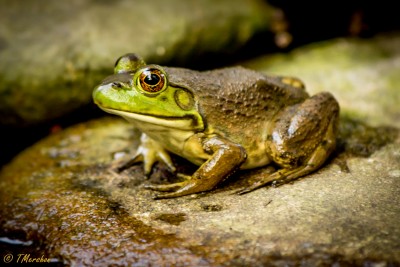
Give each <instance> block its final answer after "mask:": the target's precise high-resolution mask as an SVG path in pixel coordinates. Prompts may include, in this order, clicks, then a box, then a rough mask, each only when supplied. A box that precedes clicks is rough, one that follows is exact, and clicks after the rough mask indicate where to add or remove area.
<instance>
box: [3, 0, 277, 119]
mask: <svg viewBox="0 0 400 267" xmlns="http://www.w3.org/2000/svg"><path fill="white" fill-rule="evenodd" d="M0 5H1V6H2V8H1V10H0V22H1V23H0V24H1V25H3V26H4V27H0V59H1V60H0V73H1V76H0V125H1V124H6V125H13V126H23V125H32V124H35V123H39V122H43V121H46V120H49V119H52V118H55V117H58V116H61V115H64V114H66V113H68V112H71V111H73V110H74V109H76V108H78V107H80V106H82V105H84V104H87V103H89V102H90V101H91V92H92V90H93V87H94V86H95V85H97V84H98V83H99V82H100V81H101V80H102V79H103V78H104V77H105V76H106V75H109V74H110V73H111V72H112V68H113V64H114V62H115V61H116V59H117V58H118V57H120V56H121V55H122V54H124V53H128V52H136V53H138V54H140V55H141V56H142V57H144V58H145V59H146V60H148V61H149V62H150V61H151V62H158V63H163V62H167V61H171V60H172V59H173V60H174V61H175V62H180V61H184V60H185V59H187V58H188V57H189V56H201V55H204V54H205V53H216V52H218V51H221V50H223V51H227V50H231V51H232V50H233V49H235V48H237V47H239V46H241V45H243V44H244V43H245V42H246V41H247V40H248V39H249V38H250V37H251V36H252V35H253V34H254V33H256V32H258V31H261V30H266V29H267V28H268V27H269V26H268V25H269V21H270V19H269V18H270V14H271V12H272V9H271V8H269V7H268V6H267V5H266V4H265V3H263V2H262V1H258V0H250V1H245V2H243V1H240V0H234V1H228V0H224V1H207V0H203V1H196V3H194V2H193V1H180V0H173V1H161V0H160V1H152V2H151V4H149V2H148V1H145V0H143V1H142V0H138V1H128V0H119V1H89V0H84V1H81V0H79V1H77V0H75V1H68V2H64V1H41V0H33V1H28V2H27V1H7V0H1V1H0ZM211 5H212V8H210V6H211Z"/></svg>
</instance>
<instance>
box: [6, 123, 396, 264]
mask: <svg viewBox="0 0 400 267" xmlns="http://www.w3.org/2000/svg"><path fill="white" fill-rule="evenodd" d="M344 123H347V122H346V121H344ZM396 135H397V136H398V130H397V131H396ZM137 137H138V135H137V132H135V131H133V134H132V128H131V126H129V125H128V124H127V123H125V122H123V121H121V120H118V119H99V120H96V121H92V122H89V123H86V124H80V125H76V126H74V127H71V128H69V129H67V130H65V131H63V132H61V133H59V134H55V135H53V136H50V137H48V138H46V139H44V140H42V141H41V142H39V143H38V144H36V145H34V146H33V147H31V148H29V149H27V150H26V151H24V152H23V153H22V154H20V155H19V156H18V157H17V158H16V159H15V160H14V161H13V162H12V163H11V164H10V165H8V166H7V167H5V168H4V169H3V171H2V173H1V174H0V181H1V182H0V191H1V192H2V193H1V196H0V207H1V208H0V218H1V221H0V225H1V228H0V229H1V230H0V236H6V237H7V238H9V240H14V241H15V239H17V240H22V241H31V242H32V243H33V245H31V246H32V251H31V252H30V254H31V257H40V256H41V255H43V254H44V255H47V257H49V258H51V259H53V261H61V262H63V263H64V264H67V265H81V266H102V265H104V264H106V263H107V264H111V265H115V266H131V265H134V264H135V265H140V266H147V265H157V266H171V265H184V264H186V265H189V266H217V265H229V266H231V265H234V266H244V265H247V266H249V265H252V266H254V265H258V266H260V265H265V264H267V263H268V264H270V265H271V266H287V264H299V263H300V262H302V263H306V265H313V266H314V265H323V264H327V265H334V264H339V263H340V264H349V265H350V264H351V265H353V264H354V265H359V266H362V265H365V264H378V265H379V264H384V263H385V264H389V263H397V264H398V263H400V257H399V255H400V253H399V250H398V248H399V245H400V240H399V238H398V237H399V235H400V228H399V227H398V221H399V219H400V207H399V205H398V203H399V201H400V180H399V173H400V153H399V151H400V140H399V138H397V139H391V140H390V142H392V143H391V144H387V145H386V146H384V147H383V148H381V149H379V150H376V151H375V152H371V153H372V155H371V156H370V157H369V158H365V157H364V158H363V157H350V158H348V159H347V165H348V168H349V170H350V172H344V171H343V170H341V168H339V166H340V165H337V164H335V162H336V160H334V161H333V162H331V163H330V164H328V166H326V167H324V168H323V169H321V170H320V171H318V172H316V173H314V174H311V175H309V176H307V177H305V178H303V179H300V180H298V181H296V182H294V183H293V184H287V185H283V186H280V187H277V188H271V187H269V188H268V187H267V188H263V189H260V190H257V191H254V192H252V193H249V194H247V195H243V196H238V195H235V194H233V192H235V191H236V190H238V189H239V188H241V187H242V186H244V185H245V184H248V183H250V182H251V181H252V180H254V179H256V177H257V176H258V175H262V170H254V171H249V172H245V173H244V172H243V173H238V174H237V175H235V176H234V177H231V178H230V179H229V180H228V182H225V183H224V184H222V185H220V186H219V187H218V188H217V189H216V190H214V191H212V192H209V193H206V194H201V195H197V196H187V197H181V198H177V199H169V200H159V201H155V200H152V196H153V194H154V192H152V191H148V190H145V189H144V188H143V185H144V184H146V183H160V182H168V181H167V180H166V178H165V177H167V178H168V180H169V182H171V180H173V178H171V174H168V172H167V171H166V169H165V167H164V166H158V168H156V171H155V172H154V173H153V175H152V176H151V178H150V180H149V181H145V179H144V178H143V171H142V167H141V166H140V165H138V166H135V167H133V168H132V169H130V170H129V171H124V172H123V173H121V174H120V175H117V174H116V173H114V172H113V171H112V166H113V164H111V162H112V161H113V158H116V157H118V155H119V153H120V152H122V153H124V151H125V152H127V151H128V150H132V151H131V152H134V149H133V148H134V146H132V145H131V144H132V143H135V142H132V140H136V141H137ZM354 138H355V139H357V138H356V137H354V136H353V139H354ZM390 142H389V143H390ZM344 153H345V152H344ZM175 160H176V161H177V162H178V166H180V167H181V168H182V166H183V165H184V162H183V161H182V160H181V159H178V158H175ZM181 170H182V169H181ZM181 170H180V171H181ZM25 243H26V242H25ZM38 244H44V245H42V246H41V247H40V250H37V248H36V246H39V245H38ZM3 251H7V250H3ZM3 251H2V252H3ZM18 253H20V252H18V250H17V251H16V252H15V253H14V254H15V255H14V257H16V254H18ZM2 256H3V255H2ZM383 266H387V265H383Z"/></svg>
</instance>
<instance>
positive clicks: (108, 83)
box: [93, 54, 204, 130]
mask: <svg viewBox="0 0 400 267" xmlns="http://www.w3.org/2000/svg"><path fill="white" fill-rule="evenodd" d="M93 99H94V102H95V103H96V104H97V105H98V106H99V107H100V108H101V109H103V110H104V111H106V112H108V113H112V114H116V115H119V116H122V117H124V118H125V119H127V120H128V121H134V122H147V123H151V124H156V125H159V126H165V127H169V128H177V129H181V130H202V129H203V128H204V124H203V120H202V117H201V115H200V114H199V112H198V109H197V104H196V100H195V97H194V95H193V93H192V92H190V91H189V90H188V89H185V88H181V87H177V86H173V85H171V84H170V83H169V81H168V73H166V72H165V71H164V70H163V68H161V67H160V66H158V65H146V63H145V62H144V60H143V59H141V58H140V57H138V56H137V55H135V54H127V55H124V56H122V57H120V58H119V59H118V60H117V62H116V63H115V69H114V75H112V76H110V77H107V78H106V79H105V80H104V81H103V82H102V83H101V84H100V85H99V86H97V87H96V88H95V89H94V91H93Z"/></svg>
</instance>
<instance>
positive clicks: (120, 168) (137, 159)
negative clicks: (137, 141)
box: [115, 154, 143, 173]
mask: <svg viewBox="0 0 400 267" xmlns="http://www.w3.org/2000/svg"><path fill="white" fill-rule="evenodd" d="M141 162H143V155H142V154H136V155H135V156H134V157H133V158H131V159H130V160H128V161H126V162H123V163H122V164H119V165H118V166H117V167H116V168H115V171H116V172H117V173H120V172H123V171H124V170H126V169H129V168H130V167H132V166H133V165H136V164H138V163H141Z"/></svg>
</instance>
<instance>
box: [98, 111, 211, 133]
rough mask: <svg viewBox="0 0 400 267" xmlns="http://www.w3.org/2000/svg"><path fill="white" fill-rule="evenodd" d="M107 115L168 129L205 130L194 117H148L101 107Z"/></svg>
mask: <svg viewBox="0 0 400 267" xmlns="http://www.w3.org/2000/svg"><path fill="white" fill-rule="evenodd" d="M100 108H101V109H102V110H104V111H105V112H107V113H110V114H114V115H118V116H121V117H123V118H124V119H126V120H127V121H133V122H137V121H142V122H147V123H150V124H155V125H158V126H165V127H168V128H174V129H180V130H203V129H204V125H203V122H202V121H198V119H196V118H195V117H194V116H190V115H188V116H185V117H166V116H165V117H162V116H158V117H157V116H154V115H146V114H140V113H133V112H127V111H121V110H115V109H110V108H104V107H100Z"/></svg>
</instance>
